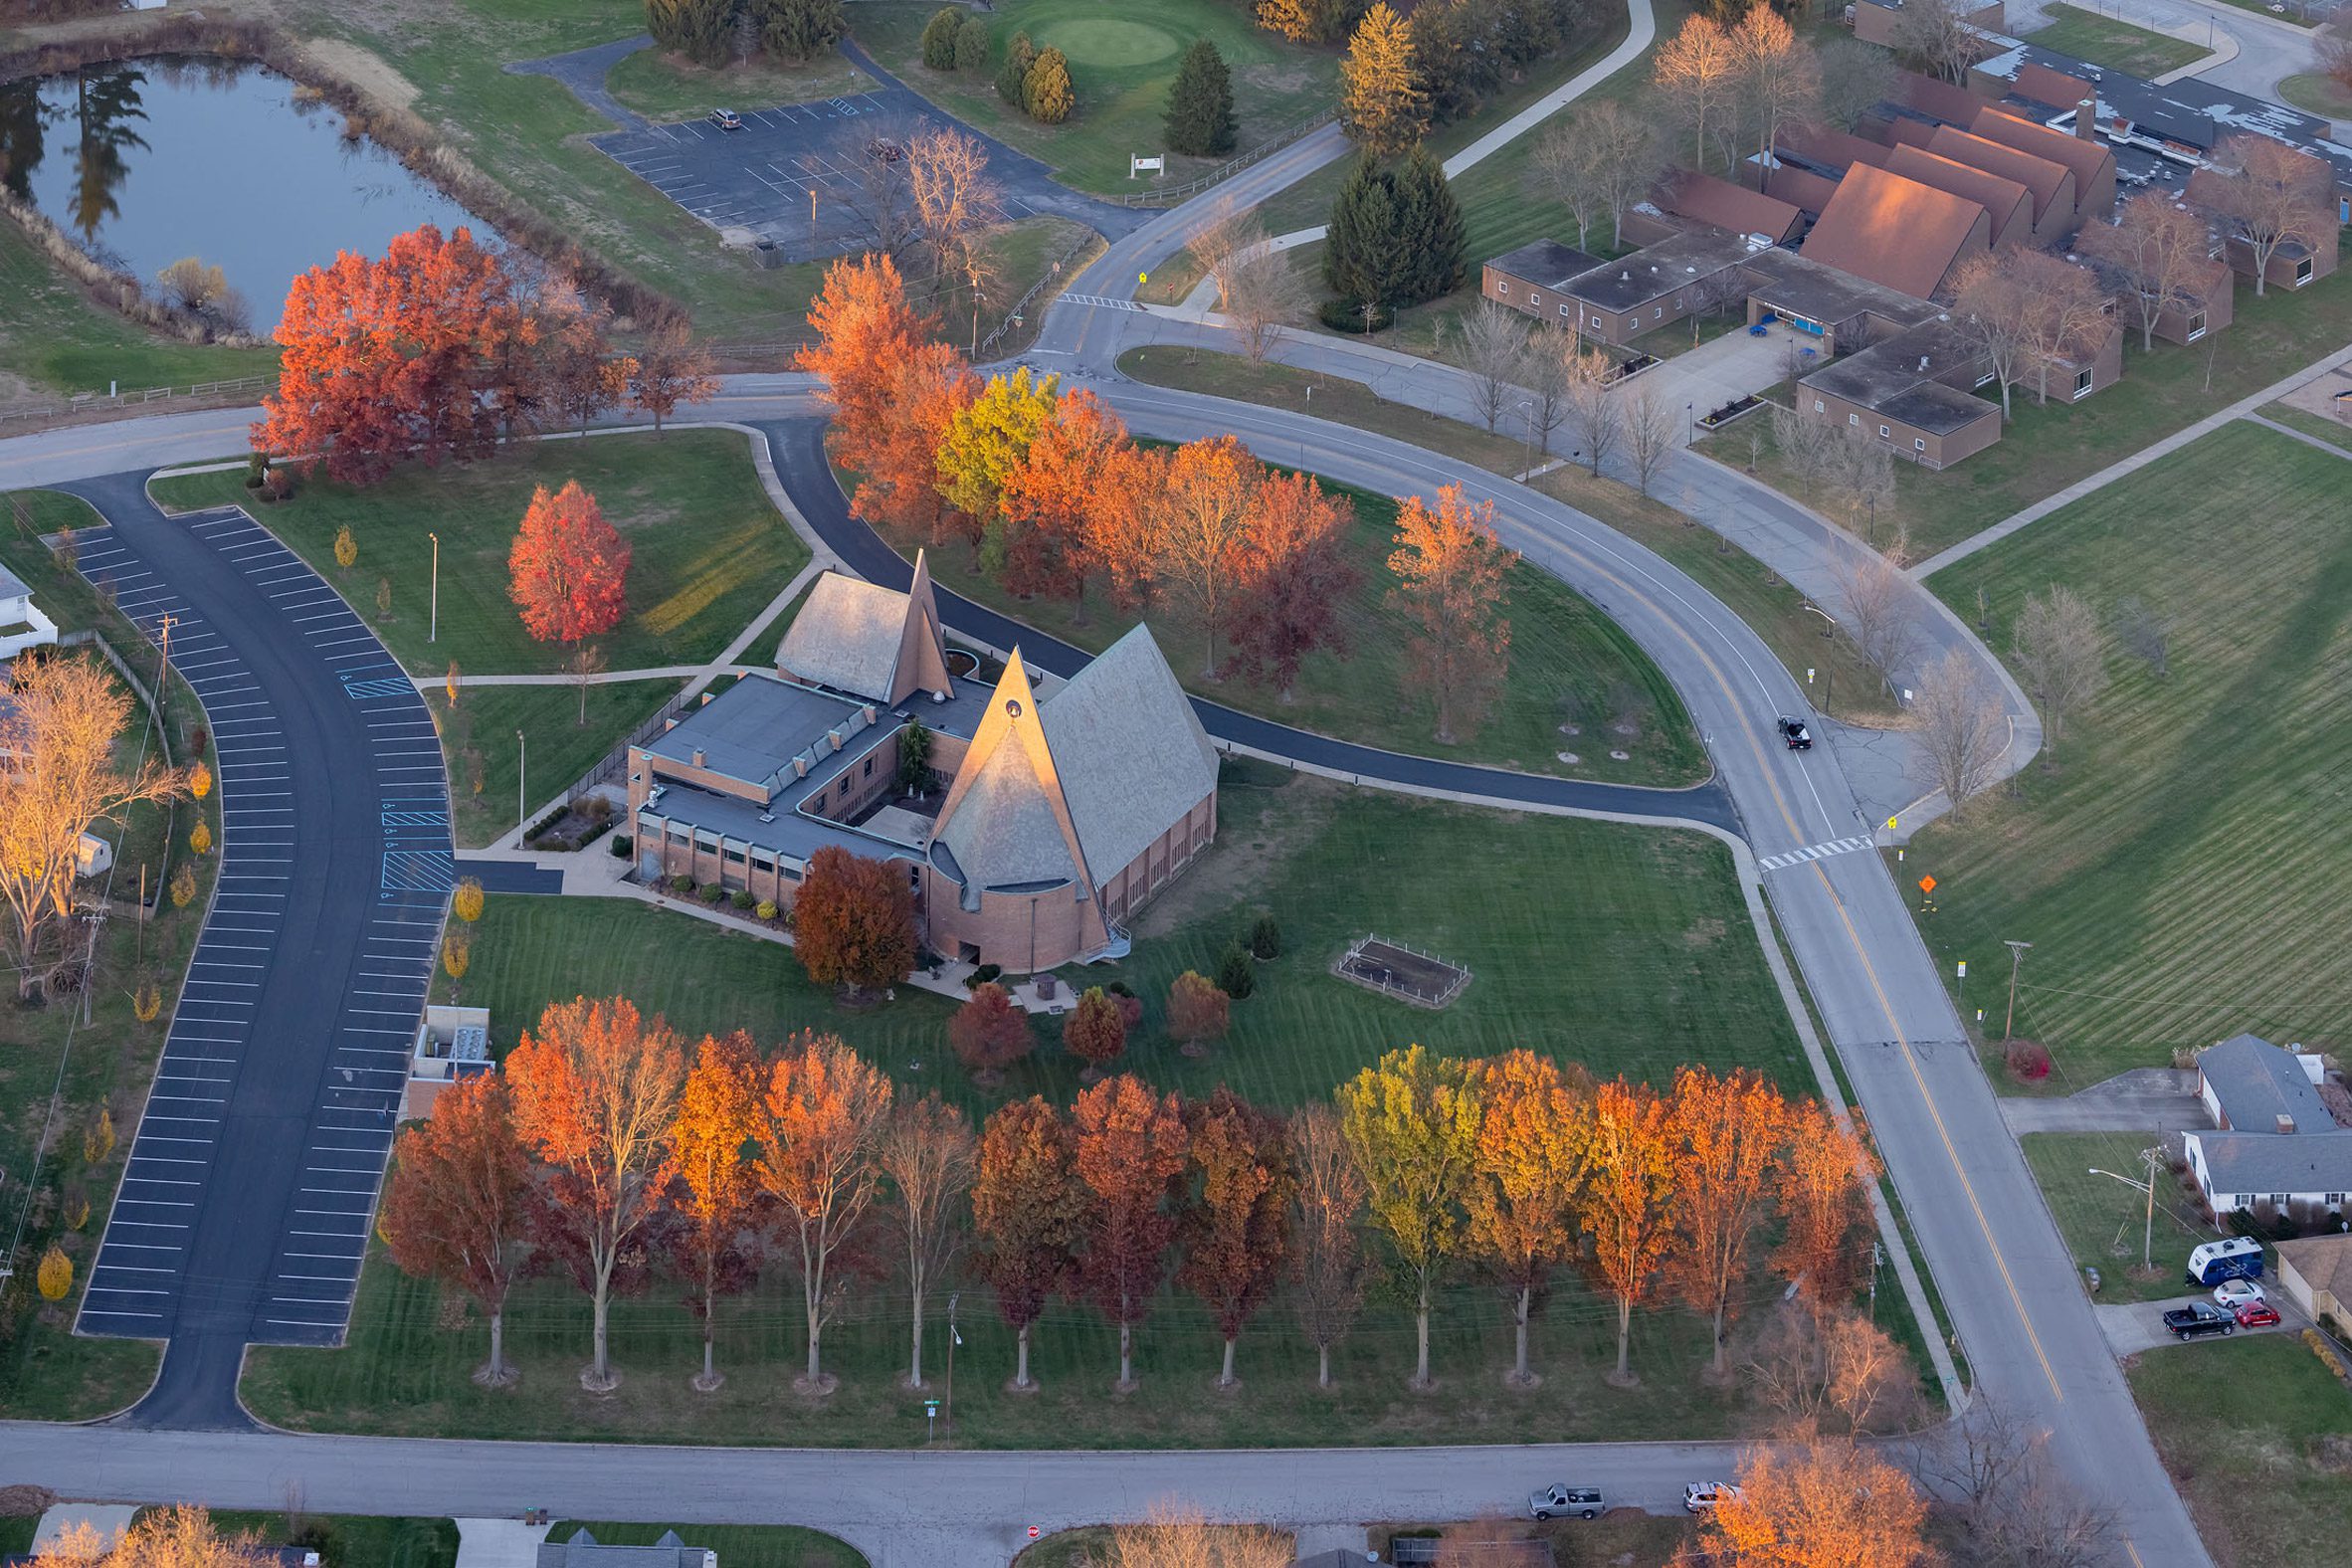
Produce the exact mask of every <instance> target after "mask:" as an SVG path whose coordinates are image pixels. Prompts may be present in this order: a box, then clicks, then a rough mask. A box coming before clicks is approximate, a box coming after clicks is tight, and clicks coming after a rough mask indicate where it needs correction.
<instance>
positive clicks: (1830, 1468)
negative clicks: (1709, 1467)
mask: <svg viewBox="0 0 2352 1568" xmlns="http://www.w3.org/2000/svg"><path fill="white" fill-rule="evenodd" d="M1926 1519H1927V1501H1926V1499H1925V1498H1923V1497H1922V1496H1920V1495H1919V1492H1918V1489H1917V1488H1916V1487H1914V1486H1913V1485H1912V1484H1911V1482H1910V1478H1909V1477H1908V1476H1906V1475H1904V1474H1903V1472H1902V1471H1901V1470H1897V1469H1895V1468H1894V1467H1893V1466H1891V1465H1889V1464H1887V1463H1886V1462H1885V1461H1884V1460H1882V1459H1880V1458H1879V1457H1878V1456H1877V1455H1876V1454H1874V1453H1872V1452H1871V1451H1869V1450H1868V1449H1863V1448H1858V1447H1857V1446H1856V1445H1855V1444H1854V1442H1853V1441H1852V1440H1851V1439H1844V1438H1830V1439H1823V1440H1821V1441H1818V1442H1814V1443H1810V1444H1802V1445H1789V1446H1787V1447H1785V1448H1783V1449H1758V1450H1756V1451H1755V1452H1753V1453H1751V1454H1750V1455H1748V1456H1747V1458H1746V1460H1745V1461H1744V1462H1743V1463H1742V1464H1741V1466H1740V1469H1739V1491H1738V1492H1737V1493H1736V1494H1727V1495H1725V1496H1724V1497H1723V1498H1722V1499H1721V1500H1720V1501H1718V1502H1717V1503H1716V1504H1715V1511H1714V1514H1713V1515H1712V1517H1710V1518H1709V1519H1708V1521H1707V1527H1706V1530H1705V1532H1704V1535H1703V1536H1702V1538H1701V1541H1700V1545H1701V1546H1702V1547H1703V1548H1704V1549H1705V1550H1706V1551H1707V1552H1708V1553H1709V1554H1710V1555H1711V1556H1712V1557H1713V1559H1714V1560H1715V1561H1717V1562H1721V1563H1727V1564H1733V1565H1736V1568H1924V1565H1925V1564H1928V1563H1932V1562H1934V1561H1936V1560H1937V1556H1936V1553H1935V1552H1934V1551H1933V1550H1932V1549H1931V1548H1930V1547H1929V1546H1928V1545H1927V1543H1926V1541H1925V1539H1924V1538H1923V1535H1922V1531H1923V1529H1924V1527H1925V1524H1926Z"/></svg>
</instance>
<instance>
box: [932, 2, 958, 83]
mask: <svg viewBox="0 0 2352 1568" xmlns="http://www.w3.org/2000/svg"><path fill="white" fill-rule="evenodd" d="M964 14H965V13H964V9H963V7H961V6H952V5H943V6H941V7H940V8H939V9H938V10H936V11H933V12H932V13H931V19H930V20H929V21H928V22H925V23H924V24H923V64H924V65H926V66H928V67H930V68H931V69H932V70H933V71H953V70H954V69H955V35H956V34H957V33H958V32H960V31H962V29H963V25H964Z"/></svg>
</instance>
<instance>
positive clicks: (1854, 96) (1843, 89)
mask: <svg viewBox="0 0 2352 1568" xmlns="http://www.w3.org/2000/svg"><path fill="white" fill-rule="evenodd" d="M1818 54H1819V55H1820V57H1821V119H1822V123H1823V124H1825V125H1829V126H1831V127H1833V128H1835V129H1838V130H1852V129H1853V128H1854V125H1855V121H1857V120H1859V119H1861V118H1862V115H1863V113H1864V112H1865V111H1867V110H1868V109H1869V108H1871V107H1872V106H1873V105H1875V104H1878V103H1883V102H1884V101H1886V99H1887V98H1890V97H1891V96H1892V95H1893V93H1894V63H1893V62H1892V61H1891V60H1889V59H1887V58H1886V51H1885V50H1883V49H1880V48H1878V47H1877V46H1876V45H1875V44H1865V43H1862V41H1861V40H1859V39H1853V38H1833V39H1831V40H1830V41H1829V42H1828V43H1826V44H1824V45H1822V46H1821V48H1820V50H1819V51H1818Z"/></svg>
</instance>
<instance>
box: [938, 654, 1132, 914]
mask: <svg viewBox="0 0 2352 1568" xmlns="http://www.w3.org/2000/svg"><path fill="white" fill-rule="evenodd" d="M932 842H933V843H935V844H938V845H940V846H943V847H944V848H945V849H946V851H947V853H948V854H949V855H950V856H952V857H953V858H954V862H955V869H956V870H957V871H958V872H959V873H961V874H962V878H963V882H964V889H965V902H966V904H967V906H969V905H970V904H971V903H972V902H973V901H974V895H975V894H976V893H978V892H979V891H980V890H982V889H984V888H993V889H998V890H1021V891H1028V890H1032V889H1042V888H1045V887H1052V886H1059V885H1062V884H1064V883H1068V882H1081V883H1083V884H1084V885H1085V886H1086V887H1087V888H1088V889H1089V890H1090V889H1091V888H1092V885H1093V882H1092V879H1091V878H1088V877H1087V876H1086V875H1085V870H1084V852H1083V851H1082V850H1081V849H1080V848H1079V845H1078V828H1077V825H1076V824H1075V823H1073V822H1072V821H1071V816H1070V804H1069V802H1068V801H1067V800H1065V799H1064V797H1063V793H1062V780H1061V775H1060V770H1059V769H1057V768H1056V766H1055V764H1054V753H1053V748H1052V747H1051V746H1049V745H1048V744H1047V742H1046V730H1045V724H1044V721H1043V718H1042V716H1041V715H1040V713H1039V707H1038V700H1037V694H1036V693H1035V692H1034V691H1033V690H1032V689H1031V688H1030V685H1029V673H1028V671H1027V670H1026V669H1025V668H1024V666H1023V665H1022V662H1021V650H1020V649H1018V648H1016V649H1014V650H1013V657H1012V659H1011V661H1010V662H1008V663H1007V664H1006V666H1005V673H1004V677H1003V679H1001V680H1000V681H998V682H997V685H996V692H995V694H994V695H992V696H991V697H990V698H989V702H988V712H987V715H986V716H985V717H983V718H982V719H981V720H980V726H979V728H978V730H977V731H975V732H974V734H973V736H972V743H971V745H970V747H969V748H967V749H966V751H965V752H964V761H963V765H962V766H961V767H960V768H958V769H957V770H956V775H955V783H954V785H953V786H952V787H951V788H950V789H949V790H948V792H947V799H946V801H945V802H944V803H943V804H942V805H941V806H940V808H939V820H938V826H937V828H936V830H935V831H934V833H933V835H932Z"/></svg>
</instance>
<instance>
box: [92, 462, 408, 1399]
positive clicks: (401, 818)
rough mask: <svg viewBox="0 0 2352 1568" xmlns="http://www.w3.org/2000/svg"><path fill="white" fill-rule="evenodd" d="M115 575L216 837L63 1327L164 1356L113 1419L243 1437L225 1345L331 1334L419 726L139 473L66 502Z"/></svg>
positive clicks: (369, 1136)
mask: <svg viewBox="0 0 2352 1568" xmlns="http://www.w3.org/2000/svg"><path fill="white" fill-rule="evenodd" d="M68 488H70V489H72V490H74V491H75V492H76V493H78V494H81V495H83V496H84V497H85V498H87V499H89V500H90V501H91V503H92V504H93V505H95V506H97V507H98V510H99V512H100V513H101V514H102V515H104V516H105V517H106V519H107V521H108V527H107V528H105V529H103V530H93V532H92V535H91V536H90V537H89V538H88V539H87V540H86V542H85V544H84V546H83V551H82V568H83V570H84V572H85V573H86V574H88V575H89V576H90V577H91V578H92V579H93V580H94V581H98V582H105V581H108V580H111V581H112V582H113V583H114V585H115V588H116V592H117V593H118V595H119V602H120V603H121V605H122V607H123V609H124V610H125V611H126V612H127V613H129V614H131V615H133V616H134V617H136V618H137V619H138V621H139V624H140V625H141V627H142V628H143V629H148V630H150V631H151V630H152V629H154V627H155V626H156V624H157V621H158V618H159V617H161V616H163V615H165V614H169V615H170V616H172V617H173V618H174V621H175V624H174V625H173V627H172V629H171V646H172V660H173V663H174V665H175V666H176V667H177V668H178V669H179V670H180V672H181V674H182V675H183V676H184V677H185V678H186V679H187V681H188V682H189V684H190V686H193V687H194V688H195V690H196V692H197V694H198V696H199V697H200V698H201V699H202V700H203V702H204V704H205V711H206V715H207V718H208V720H209V722H210V724H211V726H212V729H213V732H214V743H215V748H216V754H215V771H216V773H217V775H218V778H219V785H220V795H221V809H222V815H223V835H222V848H221V856H222V864H221V875H220V885H219V889H218V891H217V893H216V895H215V897H214V900H213V903H212V906H211V908H210V909H209V910H208V912H207V914H206V917H205V924H204V929H203V932H202V934H201V936H200V938H199V941H198V944H197V951H196V955H195V959H194V962H193V965H192V967H191V969H190V972H189V976H188V979H187V982H186V985H185V987H184V989H183V991H182V992H181V995H180V997H179V1000H178V1003H177V1007H176V1010H175V1013H174V1016H173V1020H172V1025H171V1030H170V1033H169V1035H168V1037H167V1043H166V1047H165V1052H164V1062H163V1066H162V1067H161V1068H160V1069H159V1071H158V1074H157V1078H156V1081H155V1083H154V1085H153V1088H152V1092H151V1094H150V1097H149V1099H148V1101H147V1103H146V1106H145V1108H144V1111H143V1114H142V1115H141V1118H140V1121H139V1124H138V1127H137V1129H136V1131H135V1133H134V1134H133V1136H132V1141H131V1147H130V1155H129V1163H128V1167H127V1170H126V1174H125V1176H124V1180H123V1185H122V1188H121V1191H120V1194H119V1196H118V1198H117V1200H116V1203H115V1206H114V1209H113V1211H112V1213H111V1214H110V1215H109V1217H108V1222H107V1225H106V1229H105V1232H104V1236H103V1238H102V1240H101V1243H100V1246H99V1249H98V1259H97V1262H96V1264H95V1266H94V1268H93V1270H92V1275H91V1287H90V1290H89V1292H88V1296H87V1298H86V1301H85V1304H84V1307H83V1311H82V1315H81V1318H80V1322H79V1327H80V1329H81V1331H82V1332H84V1333H91V1334H100V1335H110V1336H120V1337H130V1338H159V1337H168V1338H169V1340H170V1342H171V1348H170V1350H169V1352H168V1353H167V1354H166V1356H165V1358H164V1365H163V1372H162V1375H161V1377H160V1378H159V1380H158V1381H157V1383H156V1385H155V1387H154V1388H153V1390H152V1391H151V1392H150V1393H149V1394H148V1395H147V1397H146V1398H145V1399H144V1400H143V1401H142V1402H141V1403H140V1404H139V1406H138V1407H137V1409H136V1410H134V1411H133V1412H132V1413H131V1415H130V1416H129V1418H128V1420H129V1422H130V1423H131V1424H133V1425H141V1426H164V1427H173V1428H216V1429H218V1428H232V1427H239V1426H244V1425H248V1424H249V1423H248V1422H247V1419H246V1417H245V1416H244V1414H243V1413H242V1411H241V1410H240V1409H239V1407H238V1405H237V1400H236V1384H237V1374H238V1370H239V1367H240V1365H241V1363H242V1360H243V1357H244V1351H245V1346H246V1345H247V1344H248V1343H252V1342H272V1343H289V1344H331V1343H335V1342H338V1341H339V1340H340V1339H341V1337H342V1334H343V1332H344V1330H345V1328H346V1327H347V1324H348V1316H349V1311H350V1301H351V1295H352V1291H353V1289H354V1286H355V1281H356V1279H357V1277H358V1272H359V1265H360V1261H361V1258H362V1257H363V1255H364V1254H365V1252H366V1250H367V1233H368V1227H369V1224H370V1222H371V1219H372V1217H373V1212H374V1207H375V1197H376V1190H377V1187H378V1186H379V1184H380V1183H381V1181H382V1179H383V1172H384V1160H385V1155H386V1154H387V1152H388V1151H389V1149H390V1147H391V1136H392V1121H393V1115H394V1113H395V1111H396V1110H397V1107H398V1103H399V1098H400V1094H401V1090H402V1085H403V1084H404V1083H405V1081H406V1078H407V1067H406V1064H407V1061H408V1054H409V1046H410V1043H411V1041H412V1040H413V1038H414V1035H415V1030H416V1025H417V1018H418V1014H419V1011H420V1009H421V1008H422V1006H423V1002H424V997H425V990H426V986H427V983H428V982H429V981H430V979H431V977H432V966H433V959H434V952H435V947H436V944H437V942H438V936H439V931H440V925H441V918H442V911H443V908H444V905H445V904H446V902H447V897H448V891H449V887H450V884H451V854H450V837H449V802H448V785H447V780H446V777H445V775H444V772H443V766H442V758H441V747H440V743H439V741H438V740H437V739H436V738H435V735H434V730H433V723H432V719H431V716H430V715H429V714H428V713H427V712H426V710H425V706H424V702H423V700H422V699H421V698H420V697H419V696H418V695H417V692H416V687H415V685H414V683H413V682H411V681H410V680H409V679H408V678H407V676H406V675H405V674H403V673H402V671H401V670H400V669H399V667H398V666H397V665H395V664H394V663H393V662H392V660H391V658H390V656H389V655H387V654H386V653H385V651H384V649H383V646H382V644H380V643H379V642H378V641H377V640H376V637H375V634H374V633H373V632H372V631H371V630H370V629H369V628H368V627H367V626H366V624H365V623H363V622H362V621H360V620H359V619H358V618H357V617H356V616H354V615H353V614H352V613H351V611H350V610H349V608H348V607H346V606H345V605H344V603H343V601H342V599H341V597H340V596H339V595H337V594H336V593H335V592H334V590H333V589H331V588H330V587H328V586H327V584H326V583H325V582H323V581H322V580H321V579H320V578H319V577H318V576H317V574H316V573H314V572H312V571H311V570H310V568H309V567H308V566H307V565H305V564H303V562H302V561H301V560H300V559H299V558H298V557H297V556H295V555H294V554H293V552H291V551H290V550H288V549H287V548H286V547H285V546H284V545H282V544H280V543H279V542H278V541H277V540H276V539H275V538H274V537H272V536H271V535H270V534H269V533H268V532H267V531H265V530H264V529H262V528H260V527H257V526H256V525H255V524H254V523H253V522H251V521H250V520H249V519H247V518H246V517H245V516H244V514H243V513H241V512H237V511H234V510H222V511H217V512H205V513H198V514H195V515H193V516H190V517H184V518H176V519H167V518H165V517H164V516H163V515H162V514H161V513H160V512H159V511H157V510H156V509H155V508H154V506H153V505H152V504H151V503H150V502H149V501H148V500H147V498H146V494H145V490H144V489H143V486H142V483H141V477H140V476H139V475H135V474H133V475H117V476H113V477H110V478H105V479H98V480H92V481H89V482H86V483H81V484H76V485H73V486H71V487H68Z"/></svg>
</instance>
